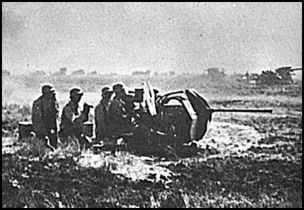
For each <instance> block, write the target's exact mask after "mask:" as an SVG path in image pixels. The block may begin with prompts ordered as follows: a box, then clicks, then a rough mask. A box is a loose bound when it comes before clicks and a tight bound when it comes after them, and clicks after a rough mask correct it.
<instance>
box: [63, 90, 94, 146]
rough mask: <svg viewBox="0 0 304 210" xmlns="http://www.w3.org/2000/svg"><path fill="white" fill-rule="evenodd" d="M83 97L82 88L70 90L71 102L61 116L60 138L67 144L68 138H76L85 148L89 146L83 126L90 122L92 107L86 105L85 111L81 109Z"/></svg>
mask: <svg viewBox="0 0 304 210" xmlns="http://www.w3.org/2000/svg"><path fill="white" fill-rule="evenodd" d="M82 96H83V92H82V91H81V89H80V88H73V89H71V90H70V99H71V100H70V101H69V102H68V103H67V104H66V105H65V106H64V108H63V110H62V115H61V123H60V131H59V137H60V139H62V140H63V141H64V142H65V143H67V139H68V137H72V138H76V139H77V140H78V141H79V143H80V145H81V146H82V147H83V146H85V145H87V144H88V142H87V140H86V138H85V135H84V134H83V132H82V130H83V124H84V122H86V121H88V118H89V112H90V108H92V106H90V105H88V104H86V103H85V104H84V107H83V111H81V110H80V108H79V105H78V103H79V101H80V100H81V98H82Z"/></svg>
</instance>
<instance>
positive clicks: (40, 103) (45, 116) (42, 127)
mask: <svg viewBox="0 0 304 210" xmlns="http://www.w3.org/2000/svg"><path fill="white" fill-rule="evenodd" d="M42 90H43V91H42V92H43V95H42V96H40V97H39V98H38V99H37V100H35V101H34V102H33V107H32V122H33V130H34V132H35V135H36V136H37V137H38V138H42V139H44V138H45V137H48V138H49V140H50V143H51V145H52V146H54V147H57V118H58V113H59V105H58V103H57V100H56V98H55V95H54V90H53V89H52V87H51V86H49V85H46V86H43V87H42ZM46 92H48V93H50V94H53V95H52V96H51V97H49V98H48V97H46V96H45V93H46Z"/></svg>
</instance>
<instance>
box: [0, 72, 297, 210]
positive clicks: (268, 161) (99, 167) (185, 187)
mask: <svg viewBox="0 0 304 210" xmlns="http://www.w3.org/2000/svg"><path fill="white" fill-rule="evenodd" d="M114 79H115V78H114ZM114 79H113V81H114ZM116 79H117V78H116ZM120 79H121V78H120ZM140 79H141V78H139V79H138V80H140ZM36 80H37V81H36ZM36 80H33V81H32V83H31V84H29V83H21V82H20V86H24V87H26V88H28V89H31V90H32V91H34V89H35V87H36V88H37V89H36V90H35V93H32V94H31V96H32V97H33V95H35V94H36V95H37V93H38V95H39V84H40V82H41V83H42V82H43V78H42V79H40V80H38V79H36ZM87 80H89V79H87ZM201 80H202V78H200V80H199V79H198V78H197V77H193V78H188V77H187V78H185V77H174V78H173V79H170V80H165V79H164V78H159V79H155V81H157V82H155V83H154V81H153V78H152V84H154V86H157V85H159V86H158V87H160V90H163V91H169V90H170V89H171V88H173V89H174V88H176V87H177V86H176V84H177V82H178V81H183V83H182V86H187V85H188V86H190V88H195V89H197V90H198V92H199V93H202V95H204V96H206V98H207V99H208V100H209V102H210V105H211V106H212V107H217V108H223V107H225V108H232V107H233V108H249V107H251V108H272V109H273V113H272V114H261V113H260V114H257V113H250V114H248V113H233V114H231V113H215V114H214V115H213V119H212V121H211V123H210V125H209V129H208V132H207V133H206V135H205V137H204V138H203V139H202V140H199V141H196V142H193V144H192V145H189V146H188V147H187V148H184V149H183V150H176V149H174V148H170V147H163V148H150V147H147V146H145V145H143V146H142V147H141V149H140V151H137V150H133V149H132V148H128V147H127V148H126V147H124V148H123V149H117V150H116V151H112V152H111V151H99V152H93V150H92V149H88V150H80V149H79V146H78V145H77V143H75V142H74V141H71V144H69V145H60V147H59V148H58V149H56V150H55V151H51V150H50V149H48V148H46V147H45V146H44V144H43V142H41V141H40V140H38V139H35V138H25V139H20V140H18V135H17V133H18V121H20V120H22V121H24V120H30V113H31V104H30V100H28V101H27V100H24V101H22V99H21V98H22V97H21V96H20V95H19V96H18V95H16V91H15V90H14V89H13V88H12V87H10V88H8V89H7V91H6V92H5V94H6V96H4V99H7V100H6V101H2V207H4V208H5V207H302V91H301V89H302V83H297V84H294V85H293V86H288V87H287V86H286V87H272V88H269V87H263V88H262V87H250V86H243V85H241V84H238V83H237V82H236V81H231V80H228V81H225V82H222V83H221V84H220V85H216V84H214V83H212V81H204V82H202V81H201ZM18 81H22V79H20V78H18ZM54 81H55V80H54ZM130 81H131V80H130ZM7 82H8V84H9V81H7ZM85 82H86V80H83V84H85V85H84V86H83V87H82V88H83V89H84V90H86V88H87V90H91V91H92V92H94V91H95V94H98V93H97V90H96V88H95V87H91V86H90V84H92V83H90V84H88V83H85ZM103 82H109V83H110V82H112V81H103ZM129 83H130V84H131V83H132V85H134V86H136V87H137V86H138V84H140V83H139V82H138V81H137V80H133V81H132V82H129ZM64 84H69V83H68V82H66V83H64ZM105 84H106V83H100V86H102V85H105ZM125 84H127V85H130V84H128V83H127V79H126V83H125ZM164 84H166V85H164ZM180 84H181V83H180ZM55 87H56V84H55ZM26 88H25V89H23V90H27V89H26ZM61 88H62V89H60V88H59V87H58V88H57V89H59V92H60V94H61V95H62V97H61V96H60V101H61V103H62V104H63V103H66V101H65V100H67V99H65V98H67V97H66V95H67V94H64V90H65V88H66V87H61ZM181 88H185V87H181ZM98 89H100V88H99V87H98ZM60 94H59V95H60ZM36 95H35V96H36ZM14 96H16V97H14ZM14 98H15V99H16V100H12V99H14ZM94 102H95V101H93V100H92V103H94ZM61 107H62V106H61ZM156 150H157V151H156Z"/></svg>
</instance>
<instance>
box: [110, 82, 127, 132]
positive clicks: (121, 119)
mask: <svg viewBox="0 0 304 210" xmlns="http://www.w3.org/2000/svg"><path fill="white" fill-rule="evenodd" d="M113 92H114V93H115V97H114V99H113V101H112V102H111V105H110V108H109V125H110V130H111V134H112V135H114V137H118V136H119V135H120V134H122V133H125V132H128V131H129V130H130V120H129V116H128V113H127V109H126V102H125V101H124V99H125V98H126V92H125V90H124V88H123V85H122V84H116V85H114V86H113Z"/></svg>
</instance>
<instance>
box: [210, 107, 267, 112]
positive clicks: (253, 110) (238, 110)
mask: <svg viewBox="0 0 304 210" xmlns="http://www.w3.org/2000/svg"><path fill="white" fill-rule="evenodd" d="M209 110H210V111H211V112H212V113H213V112H263V113H272V109H215V108H211V109H209Z"/></svg>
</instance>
